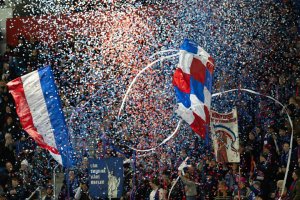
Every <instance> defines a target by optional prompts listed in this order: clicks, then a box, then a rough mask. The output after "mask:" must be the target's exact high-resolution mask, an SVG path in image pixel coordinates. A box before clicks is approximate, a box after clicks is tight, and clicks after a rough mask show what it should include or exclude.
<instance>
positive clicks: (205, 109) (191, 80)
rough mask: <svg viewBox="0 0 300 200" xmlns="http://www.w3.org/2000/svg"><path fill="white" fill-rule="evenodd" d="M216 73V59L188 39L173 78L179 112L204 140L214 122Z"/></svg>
mask: <svg viewBox="0 0 300 200" xmlns="http://www.w3.org/2000/svg"><path fill="white" fill-rule="evenodd" d="M213 71H214V60H213V59H212V57H211V56H210V55H209V54H208V53H207V52H206V51H205V50H204V49H202V48H201V47H199V46H198V45H197V44H195V43H194V42H192V41H190V40H187V39H185V40H184V42H183V44H182V45H181V47H180V55H179V64H178V66H177V69H176V71H175V73H174V75H173V85H174V87H175V93H176V97H177V101H178V109H177V111H176V113H177V114H178V115H179V116H181V117H182V119H183V120H185V121H186V122H187V123H188V124H189V125H190V126H191V128H192V129H193V130H194V131H195V132H196V133H197V134H198V135H200V136H201V137H202V138H204V137H205V133H206V131H207V128H208V124H209V121H210V117H209V110H210V103H211V90H212V76H213Z"/></svg>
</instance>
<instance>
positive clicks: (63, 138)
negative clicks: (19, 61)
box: [38, 67, 75, 167]
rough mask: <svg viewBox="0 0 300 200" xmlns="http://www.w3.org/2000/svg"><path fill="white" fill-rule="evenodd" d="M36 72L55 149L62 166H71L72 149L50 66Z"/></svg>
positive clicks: (72, 162)
mask: <svg viewBox="0 0 300 200" xmlns="http://www.w3.org/2000/svg"><path fill="white" fill-rule="evenodd" d="M38 73H39V77H40V82H41V88H42V91H43V95H44V98H45V102H46V105H47V110H48V114H49V118H50V122H51V126H52V128H53V132H54V138H55V142H56V146H57V149H58V151H59V153H60V155H61V157H62V162H63V166H64V167H71V166H73V165H74V164H75V163H74V161H73V160H72V158H71V156H72V155H73V149H72V147H71V144H70V142H69V134H68V129H67V126H66V122H65V117H64V114H63V111H62V106H61V102H60V97H59V95H58V93H57V88H56V85H55V83H54V77H53V74H52V72H51V68H50V67H45V68H43V69H40V70H38Z"/></svg>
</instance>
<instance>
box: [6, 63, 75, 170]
mask: <svg viewBox="0 0 300 200" xmlns="http://www.w3.org/2000/svg"><path fill="white" fill-rule="evenodd" d="M7 86H8V89H9V92H10V93H11V94H12V96H13V98H14V100H15V103H16V111H17V114H18V116H19V118H20V122H21V125H22V127H23V129H24V130H25V131H26V132H27V133H28V134H29V135H30V136H31V137H32V138H33V139H34V140H35V141H36V143H37V144H38V145H39V146H41V147H42V148H44V149H47V150H48V151H49V152H50V154H51V155H52V156H53V158H54V159H55V160H56V161H57V162H59V163H60V164H61V165H63V166H64V167H71V166H73V165H74V162H73V159H72V158H71V157H72V156H71V155H73V149H72V147H71V145H70V143H69V139H68V135H69V134H68V129H67V126H66V123H65V118H64V114H63V111H62V106H61V102H60V97H59V95H58V93H57V88H56V85H55V83H54V77H53V74H52V71H51V68H50V67H45V68H42V69H39V70H36V71H33V72H31V73H29V74H26V75H24V76H21V77H19V78H16V79H14V80H12V81H10V82H9V83H7Z"/></svg>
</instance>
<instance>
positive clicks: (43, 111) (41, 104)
mask: <svg viewBox="0 0 300 200" xmlns="http://www.w3.org/2000/svg"><path fill="white" fill-rule="evenodd" d="M21 78H22V82H23V88H24V93H25V96H26V100H27V102H28V106H29V108H30V112H31V115H32V118H33V124H34V126H35V127H36V128H37V132H38V133H39V134H41V135H42V136H43V139H44V141H45V143H47V144H48V145H49V146H52V147H54V148H56V149H57V146H56V143H55V138H54V133H53V129H52V125H51V122H50V119H49V113H48V110H47V106H46V102H45V99H44V95H43V91H42V88H41V83H40V77H39V73H38V71H34V72H33V73H30V74H27V75H24V76H22V77H21ZM51 155H52V156H53V157H54V158H56V160H57V161H58V162H59V163H62V160H61V156H60V155H54V154H53V153H51Z"/></svg>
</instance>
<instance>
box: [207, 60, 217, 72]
mask: <svg viewBox="0 0 300 200" xmlns="http://www.w3.org/2000/svg"><path fill="white" fill-rule="evenodd" d="M206 67H207V69H208V71H209V72H210V74H213V73H214V70H215V61H214V59H213V58H212V57H209V58H208V62H207V63H206Z"/></svg>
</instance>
